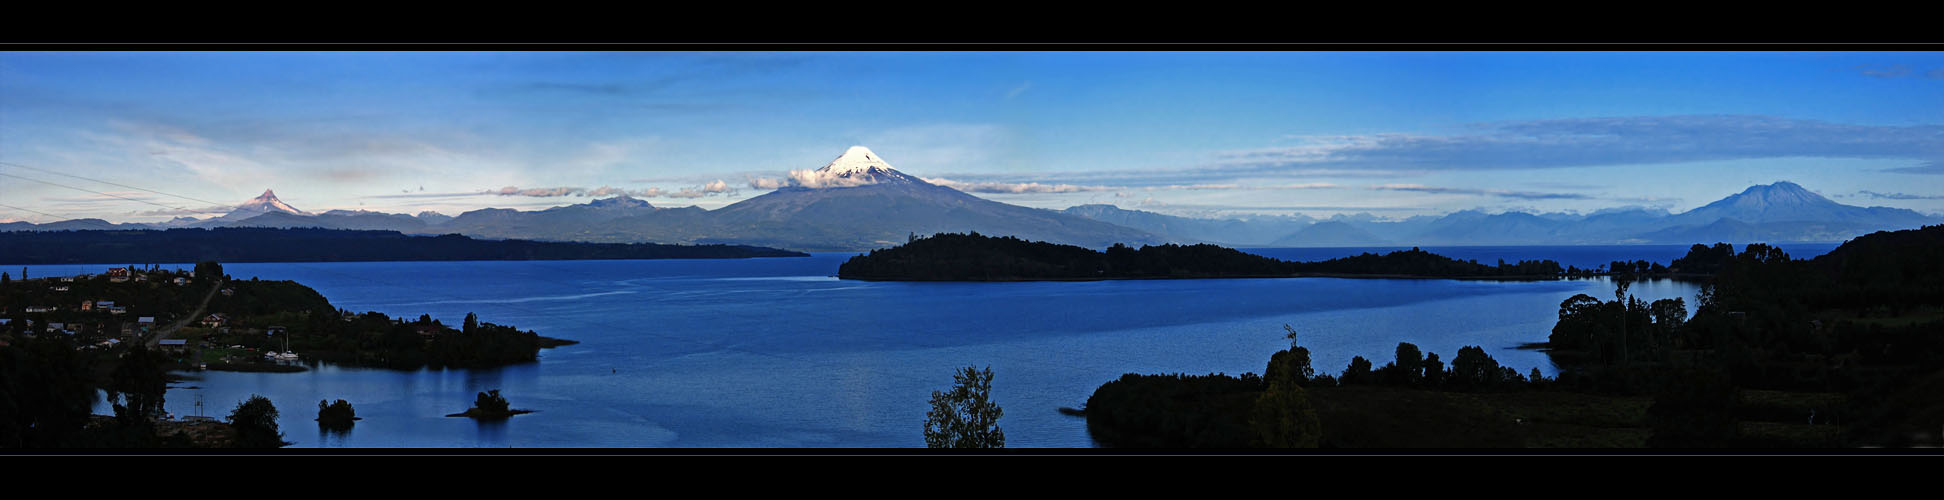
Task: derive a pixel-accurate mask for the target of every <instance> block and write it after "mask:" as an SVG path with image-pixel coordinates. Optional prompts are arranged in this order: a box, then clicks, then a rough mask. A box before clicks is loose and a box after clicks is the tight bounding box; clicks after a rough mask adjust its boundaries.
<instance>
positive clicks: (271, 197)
mask: <svg viewBox="0 0 1944 500" xmlns="http://www.w3.org/2000/svg"><path fill="white" fill-rule="evenodd" d="M269 212H284V213H289V214H296V215H310V213H309V212H305V211H303V210H298V209H297V207H293V206H290V204H287V203H284V202H283V200H279V199H277V193H276V192H274V191H271V190H268V189H265V190H263V194H260V195H257V197H255V198H251V199H250V201H246V202H243V204H241V205H237V206H236V209H234V210H231V211H230V213H229V214H226V215H224V216H223V217H221V219H224V220H240V219H246V218H250V217H255V216H258V215H262V214H265V213H269Z"/></svg>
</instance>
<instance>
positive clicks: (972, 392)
mask: <svg viewBox="0 0 1944 500" xmlns="http://www.w3.org/2000/svg"><path fill="white" fill-rule="evenodd" d="M1004 415H1005V411H1004V410H1001V409H1000V408H999V405H998V404H996V403H993V402H992V367H990V366H988V367H986V368H985V369H984V370H980V369H977V368H974V367H970V366H968V367H965V368H962V369H960V370H959V372H958V373H956V374H953V375H952V389H951V390H950V391H948V392H939V391H932V397H931V411H929V412H926V413H925V446H926V447H930V448H1004V447H1006V432H1005V431H1004V430H1002V429H1000V428H999V417H1001V416H1004Z"/></svg>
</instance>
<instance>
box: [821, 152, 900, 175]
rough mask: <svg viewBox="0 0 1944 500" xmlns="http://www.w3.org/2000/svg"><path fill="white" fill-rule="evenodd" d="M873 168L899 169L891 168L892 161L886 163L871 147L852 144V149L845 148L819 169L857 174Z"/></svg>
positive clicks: (890, 170) (844, 173) (868, 171)
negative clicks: (842, 152) (840, 153)
mask: <svg viewBox="0 0 1944 500" xmlns="http://www.w3.org/2000/svg"><path fill="white" fill-rule="evenodd" d="M872 170H880V171H889V172H896V171H897V169H893V168H891V164H890V163H885V162H884V159H883V158H879V157H878V155H877V154H876V153H872V152H871V148H867V147H864V146H851V147H850V149H846V150H844V154H842V155H839V156H838V157H837V159H835V160H831V161H830V163H829V164H827V165H824V167H823V168H820V169H817V171H819V172H825V173H828V174H831V175H846V174H850V175H856V174H863V173H870V172H871V171H872Z"/></svg>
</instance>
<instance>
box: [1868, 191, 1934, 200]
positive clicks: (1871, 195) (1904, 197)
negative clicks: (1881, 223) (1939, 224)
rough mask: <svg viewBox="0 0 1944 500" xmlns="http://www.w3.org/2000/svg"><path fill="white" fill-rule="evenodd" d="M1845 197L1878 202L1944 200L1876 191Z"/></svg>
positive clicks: (1930, 196) (1924, 195)
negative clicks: (1866, 198)
mask: <svg viewBox="0 0 1944 500" xmlns="http://www.w3.org/2000/svg"><path fill="white" fill-rule="evenodd" d="M1847 197H1850V198H1863V197H1868V198H1873V199H1878V200H1944V195H1930V194H1909V193H1879V192H1876V191H1857V192H1856V193H1855V194H1851V195H1847Z"/></svg>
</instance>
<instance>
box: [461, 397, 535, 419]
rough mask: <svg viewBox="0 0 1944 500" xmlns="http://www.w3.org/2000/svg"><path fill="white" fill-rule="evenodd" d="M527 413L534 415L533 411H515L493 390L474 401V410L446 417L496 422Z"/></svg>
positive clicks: (469, 409) (504, 398) (468, 409)
mask: <svg viewBox="0 0 1944 500" xmlns="http://www.w3.org/2000/svg"><path fill="white" fill-rule="evenodd" d="M527 413H533V410H515V409H513V408H512V405H510V404H508V403H507V402H506V397H505V396H501V395H500V392H499V389H493V390H490V391H486V392H482V393H479V397H478V398H475V399H474V400H473V407H472V408H467V409H466V411H463V412H459V413H454V414H451V415H446V416H448V417H467V418H471V419H473V420H484V421H496V420H506V419H509V418H513V416H514V415H523V414H527Z"/></svg>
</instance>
